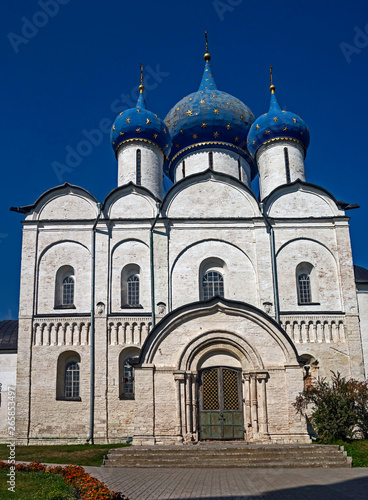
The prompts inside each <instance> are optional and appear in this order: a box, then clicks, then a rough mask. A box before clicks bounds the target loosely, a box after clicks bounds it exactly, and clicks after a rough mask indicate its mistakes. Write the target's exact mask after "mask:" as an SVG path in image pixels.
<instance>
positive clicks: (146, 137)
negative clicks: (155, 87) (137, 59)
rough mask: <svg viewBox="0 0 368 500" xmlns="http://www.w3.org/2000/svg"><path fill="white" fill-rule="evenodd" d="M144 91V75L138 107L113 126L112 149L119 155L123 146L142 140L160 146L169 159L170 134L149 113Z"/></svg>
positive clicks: (162, 123)
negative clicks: (119, 150)
mask: <svg viewBox="0 0 368 500" xmlns="http://www.w3.org/2000/svg"><path fill="white" fill-rule="evenodd" d="M141 70H142V67H141ZM143 91H144V85H143V74H142V76H141V84H140V86H139V97H138V102H137V105H136V107H135V108H130V109H126V110H125V111H123V112H122V113H120V114H119V115H118V116H117V117H116V119H115V122H114V124H113V126H112V129H111V134H110V140H111V144H112V147H113V149H114V151H115V154H117V152H118V149H119V147H120V146H121V145H122V144H125V143H127V142H131V141H134V140H140V141H144V142H147V143H149V144H154V145H156V146H158V147H159V148H160V149H161V150H162V152H163V153H164V155H165V157H167V156H168V155H169V153H170V149H171V137H170V133H169V131H168V129H167V126H166V125H165V123H164V122H163V121H162V120H161V118H159V117H158V116H157V115H155V114H154V113H152V111H148V109H147V106H146V103H145V100H144V97H143Z"/></svg>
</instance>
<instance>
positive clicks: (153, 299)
mask: <svg viewBox="0 0 368 500" xmlns="http://www.w3.org/2000/svg"><path fill="white" fill-rule="evenodd" d="M159 217H160V206H159V204H157V215H156V217H155V218H154V220H153V222H152V225H151V229H150V266H151V309H152V328H154V327H155V325H156V315H155V271H154V263H153V229H154V227H155V225H156V222H157V220H158V218H159Z"/></svg>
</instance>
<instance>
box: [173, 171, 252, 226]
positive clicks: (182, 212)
mask: <svg viewBox="0 0 368 500" xmlns="http://www.w3.org/2000/svg"><path fill="white" fill-rule="evenodd" d="M163 211H164V213H165V214H166V216H167V217H173V218H175V217H178V218H182V217H188V218H213V217H218V218H233V217H236V218H237V217H243V218H247V217H256V216H258V215H260V214H259V207H258V203H257V201H256V200H255V198H254V197H253V195H252V194H251V193H250V192H249V191H248V189H247V188H246V187H245V186H243V185H241V183H240V182H239V181H237V180H236V179H232V178H230V177H226V176H224V175H219V174H216V175H207V176H204V175H203V174H202V175H199V176H197V175H193V176H190V177H188V178H186V179H184V180H182V181H180V182H179V183H178V185H174V186H173V187H172V188H171V189H170V191H169V192H168V194H167V198H166V199H165V201H164V205H163Z"/></svg>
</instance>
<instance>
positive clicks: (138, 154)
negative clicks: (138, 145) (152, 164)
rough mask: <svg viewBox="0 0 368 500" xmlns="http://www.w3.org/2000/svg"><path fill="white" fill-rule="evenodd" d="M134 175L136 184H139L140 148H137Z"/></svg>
mask: <svg viewBox="0 0 368 500" xmlns="http://www.w3.org/2000/svg"><path fill="white" fill-rule="evenodd" d="M136 175H137V182H136V184H137V186H140V185H141V150H140V149H137V158H136Z"/></svg>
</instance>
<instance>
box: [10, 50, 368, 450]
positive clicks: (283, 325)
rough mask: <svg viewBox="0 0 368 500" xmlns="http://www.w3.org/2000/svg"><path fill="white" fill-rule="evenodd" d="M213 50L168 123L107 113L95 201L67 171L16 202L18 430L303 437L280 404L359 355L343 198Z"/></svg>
mask: <svg viewBox="0 0 368 500" xmlns="http://www.w3.org/2000/svg"><path fill="white" fill-rule="evenodd" d="M209 57H210V56H209V54H208V53H206V55H205V60H206V66H205V72H204V76H203V80H202V84H201V87H200V89H201V90H199V91H198V92H197V93H193V94H190V96H191V97H187V98H184V99H183V100H182V101H180V102H179V103H178V106H176V107H174V108H173V110H172V112H171V115H170V116H171V118H170V123H169V120H166V122H165V124H164V123H163V122H161V121H159V120H158V117H157V115H153V113H150V112H149V111H148V110H147V109H146V108H145V106H144V107H143V105H142V106H141V107H139V106H138V107H137V108H134V109H132V110H126V111H124V113H125V114H124V113H121V116H120V115H119V117H118V118H117V120H116V121H115V124H114V126H113V129H112V144H113V146H114V149H115V152H116V156H117V164H118V165H117V168H118V186H117V187H116V188H115V189H113V190H112V191H111V192H110V193H109V194H108V195H107V197H106V198H105V200H104V201H103V202H102V203H99V202H98V201H97V200H96V199H95V198H94V196H93V195H92V194H90V193H89V192H87V191H86V190H84V189H82V188H80V187H78V186H73V185H71V184H68V183H66V184H64V185H62V186H58V187H56V188H53V189H50V190H49V191H47V192H46V193H44V194H43V195H42V196H40V198H39V199H38V200H37V201H36V202H35V203H34V204H33V205H29V206H25V207H19V208H17V209H15V211H18V212H20V213H22V214H23V215H24V221H23V243H22V264H21V286H20V309H19V323H18V330H19V341H18V354H17V382H16V385H17V386H16V391H17V408H16V434H17V435H16V437H17V441H18V443H19V444H45V443H46V444H49V443H84V442H86V440H87V439H88V440H89V441H91V440H93V442H95V443H105V442H108V443H115V442H122V441H125V440H126V439H128V438H132V440H133V443H134V444H136V445H144V444H173V443H174V444H181V443H188V442H197V441H201V440H207V439H211V440H235V439H239V440H246V441H248V442H252V443H298V442H299V443H304V442H309V441H310V438H309V435H308V433H307V426H306V422H305V420H304V419H302V418H301V417H300V416H298V415H297V414H296V412H295V408H294V406H293V403H294V402H295V399H296V397H297V396H298V395H299V393H300V392H301V391H303V389H304V387H305V386H306V384H311V383H313V380H315V379H316V378H318V377H327V378H328V377H330V374H331V370H333V371H335V372H336V371H339V372H340V373H341V375H342V376H345V377H348V378H350V377H353V378H355V379H358V380H363V379H364V376H365V373H367V360H368V302H367V297H368V295H367V286H368V284H367V283H368V280H367V283H365V284H364V283H361V284H360V285H359V287H360V288H359V289H358V294H357V285H356V280H355V277H354V268H353V261H352V251H351V244H350V235H349V217H348V216H347V215H346V214H345V211H344V209H345V208H349V206H348V205H347V204H344V203H343V202H338V201H337V200H336V199H335V198H334V196H333V195H332V194H331V193H329V192H328V191H326V189H324V188H323V187H319V186H317V185H315V184H310V183H308V182H306V180H305V171H304V159H305V154H306V148H307V146H308V143H309V131H308V128H307V127H306V125H305V124H304V122H302V121H301V120H300V119H299V117H297V115H293V114H291V113H289V112H286V111H282V110H281V109H280V108H279V107H278V105H277V106H276V105H274V106H273V107H270V111H269V114H270V113H271V115H270V116H269V117H268V118H269V119H268V118H267V116H266V114H265V115H262V117H260V118H259V119H258V120H260V121H257V120H256V121H254V118H255V117H254V115H253V114H252V113H251V111H250V110H249V108H247V107H246V106H245V105H244V104H242V103H240V101H238V100H236V99H235V98H233V97H232V96H230V95H229V94H225V93H221V92H220V91H218V90H217V89H216V86H215V83H214V80H213V77H212V73H211V70H210V66H209ZM211 79H212V80H211ZM208 81H209V82H210V83H209V84H207V82H208ZM207 85H212V87H211V89H208V88H207ZM143 88H144V87H143V84H141V86H140V90H141V93H140V101H138V103H140V102H141V103H142V102H143V96H142V93H143ZM271 89H273V92H274V87H273V86H271ZM272 96H273V97H272V99H273V102H274V103H276V104H277V102H276V101H275V99H276V97H275V96H274V94H272ZM192 101H193V102H192ZM183 102H184V104H183ZM193 103H194V104H193ZM202 104H204V106H203V109H204V111H203V115H200V113H201V112H202V111H201V109H202V108H201V105H202ZM191 106H192V108H191ZM212 108H213V109H212ZM272 113H276V114H277V115H275V116H274V115H272ZM272 117H273V118H272ZM156 118H157V119H156ZM138 120H141V121H138ZM186 120H189V122H187V121H186ZM190 120H193V121H192V122H191V121H190ZM262 120H263V122H262ZM283 120H284V121H285V122H283ZM287 120H288V121H287ZM253 122H254V124H255V126H254V127H253V129H251V124H252V123H253ZM259 123H260V124H261V125H259ZM262 123H263V125H262ZM181 126H182V128H181ZM175 127H176V128H175ZM175 130H176V131H175ZM252 130H253V131H252ZM285 130H286V131H287V137H284V136H285V132H284V131H285ZM137 134H138V136H137ZM201 134H203V137H204V138H205V139H206V141H205V139H203V141H201V137H199V136H200V135H201ZM206 134H207V135H206ZM246 134H248V137H250V136H251V134H253V139H252V140H251V141H250V142H248V146H246V144H247V142H246V140H247V135H246ZM280 134H281V136H280ZM170 135H171V137H172V139H173V140H172V143H173V148H174V151H175V152H174V153H169V151H170V147H171V139H170ZM174 136H175V140H174ZM218 137H220V139H221V138H222V137H225V139H226V140H225V139H224V140H222V141H221V142H220V139H218V140H217V138H218ZM295 137H297V138H296V139H295ZM273 139H275V140H273ZM181 141H182V142H181ZM196 141H197V142H196ZM229 141H230V142H229ZM231 141H232V142H231ZM252 146H253V153H254V155H253V157H252V156H251V153H252ZM253 153H252V154H253ZM169 154H171V155H172V156H171V157H169V156H166V155H169ZM175 158H176V160H175ZM174 160H175V161H174ZM257 170H258V173H259V177H260V191H261V192H260V200H261V201H259V200H258V198H257V196H256V195H255V193H253V192H252V190H251V180H252V179H253V178H254V176H255V174H256V172H257ZM163 171H165V172H166V173H167V172H169V173H170V175H171V178H172V180H173V182H174V184H173V186H172V187H171V188H170V189H169V190H168V191H167V193H166V194H165V195H164V196H163ZM350 208H352V207H351V206H350ZM367 273H368V271H367ZM363 354H364V356H365V363H366V372H365V371H364V360H363ZM91 417H93V418H91Z"/></svg>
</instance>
